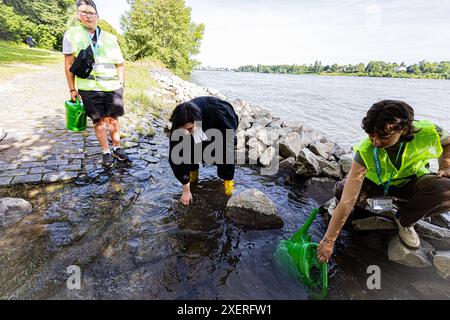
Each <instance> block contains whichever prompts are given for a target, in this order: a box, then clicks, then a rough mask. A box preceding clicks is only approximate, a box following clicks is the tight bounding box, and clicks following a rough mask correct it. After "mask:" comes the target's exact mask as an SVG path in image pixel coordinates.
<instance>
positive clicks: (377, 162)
mask: <svg viewBox="0 0 450 320" xmlns="http://www.w3.org/2000/svg"><path fill="white" fill-rule="evenodd" d="M402 149H403V142H402V143H401V144H400V148H399V149H398V153H397V158H396V159H395V164H394V168H393V169H392V172H391V175H390V176H389V180H388V181H387V182H386V183H383V180H382V179H381V165H380V158H379V156H378V148H377V147H374V148H373V159H374V160H375V167H376V169H377V176H378V180H379V181H380V183H381V185H382V186H383V187H384V196H387V194H388V191H389V186H390V185H391V182H392V178H393V177H394V171H395V170H396V167H397V163H398V159H399V158H400V153H401V152H402Z"/></svg>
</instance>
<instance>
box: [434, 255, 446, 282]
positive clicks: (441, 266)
mask: <svg viewBox="0 0 450 320" xmlns="http://www.w3.org/2000/svg"><path fill="white" fill-rule="evenodd" d="M433 264H434V266H435V268H436V270H437V272H438V274H439V275H440V276H441V277H442V278H444V279H445V280H449V281H450V251H445V252H444V251H438V252H436V254H435V255H434V257H433Z"/></svg>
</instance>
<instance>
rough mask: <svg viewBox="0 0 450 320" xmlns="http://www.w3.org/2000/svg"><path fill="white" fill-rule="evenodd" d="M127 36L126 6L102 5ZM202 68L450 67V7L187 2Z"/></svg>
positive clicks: (108, 1) (398, 2)
mask: <svg viewBox="0 0 450 320" xmlns="http://www.w3.org/2000/svg"><path fill="white" fill-rule="evenodd" d="M96 3H97V7H98V10H99V14H100V16H101V18H104V19H105V20H107V21H108V22H110V23H111V24H112V25H113V26H115V27H116V29H118V30H120V16H121V15H122V14H123V13H124V12H125V11H126V10H127V8H128V5H127V3H126V0H97V1H96ZM186 4H187V5H188V6H189V7H191V8H192V20H193V21H194V22H195V23H204V24H205V34H204V37H203V41H202V46H201V52H200V54H199V55H198V56H196V57H195V59H197V60H199V61H200V62H201V63H202V66H205V67H206V66H211V67H231V68H234V67H238V66H242V65H247V64H253V65H256V64H268V65H270V64H294V63H295V64H310V63H314V61H315V60H319V61H322V64H323V65H325V64H332V63H339V64H348V63H352V64H356V63H359V62H363V63H367V62H369V61H371V60H384V61H389V62H398V63H400V62H405V63H406V64H412V63H416V62H418V61H421V60H431V61H443V60H450V32H449V30H450V19H449V16H450V0H429V1H423V0H186Z"/></svg>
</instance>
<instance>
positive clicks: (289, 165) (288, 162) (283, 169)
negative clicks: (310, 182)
mask: <svg viewBox="0 0 450 320" xmlns="http://www.w3.org/2000/svg"><path fill="white" fill-rule="evenodd" d="M294 165H295V158H294V157H289V158H287V159H284V160H283V161H281V162H280V164H279V166H278V171H279V173H280V174H288V175H291V174H292V175H293V174H295V170H294Z"/></svg>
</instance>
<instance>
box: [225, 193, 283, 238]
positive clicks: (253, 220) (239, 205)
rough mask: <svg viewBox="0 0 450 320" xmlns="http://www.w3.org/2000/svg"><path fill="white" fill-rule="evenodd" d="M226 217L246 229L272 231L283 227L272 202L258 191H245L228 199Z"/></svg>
mask: <svg viewBox="0 0 450 320" xmlns="http://www.w3.org/2000/svg"><path fill="white" fill-rule="evenodd" d="M226 217H228V218H229V219H230V220H231V221H232V222H233V223H234V224H236V225H238V226H242V227H244V228H248V229H274V228H281V227H283V225H284V223H283V220H282V219H281V217H280V216H279V215H278V212H277V209H276V207H275V205H274V204H273V202H272V201H271V200H270V199H269V198H268V197H267V196H266V195H265V194H264V193H262V192H261V191H259V190H258V189H249V190H245V191H244V192H241V193H240V194H238V195H237V196H234V197H232V198H230V199H229V200H228V203H227V208H226Z"/></svg>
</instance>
